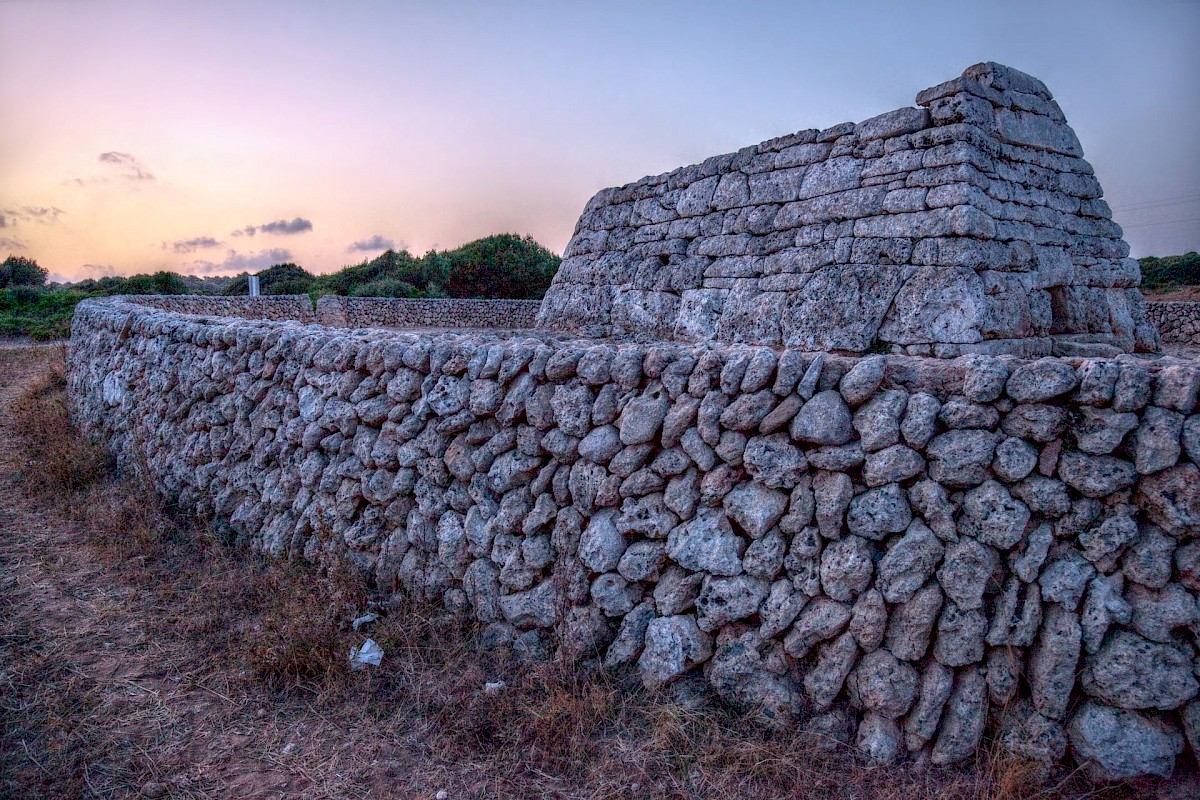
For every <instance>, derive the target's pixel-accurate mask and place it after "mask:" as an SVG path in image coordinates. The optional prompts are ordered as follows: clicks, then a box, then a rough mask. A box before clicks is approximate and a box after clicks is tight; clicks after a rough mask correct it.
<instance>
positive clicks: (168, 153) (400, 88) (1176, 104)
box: [0, 0, 1200, 280]
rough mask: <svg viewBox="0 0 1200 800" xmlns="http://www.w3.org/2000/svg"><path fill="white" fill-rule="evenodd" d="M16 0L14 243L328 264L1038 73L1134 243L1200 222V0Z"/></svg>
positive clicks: (5, 44) (68, 263) (6, 129)
mask: <svg viewBox="0 0 1200 800" xmlns="http://www.w3.org/2000/svg"><path fill="white" fill-rule="evenodd" d="M986 6H987V7H986V8H984V4H977V3H961V2H957V3H949V2H938V3H935V2H924V3H920V2H918V3H896V2H894V0H892V2H874V1H873V0H870V1H868V0H860V2H855V3H839V2H787V3H770V2H754V1H752V0H741V2H729V3H717V2H656V1H655V0H642V1H641V2H621V1H620V0H612V1H611V2H604V3H592V2H586V3H585V2H578V3H573V2H511V3H505V2H479V3H474V2H438V3H403V2H389V3H382V2H379V3H371V2H341V3H308V2H298V1H295V0H294V1H293V2H286V3H283V2H279V3H276V2H254V1H253V0H242V1H241V2H231V3H226V2H219V1H209V2H194V3H177V2H169V1H165V2H164V1H160V2H152V3H143V2H118V1H116V0H114V1H113V2H103V1H102V0H94V1H89V0H61V1H56V0H4V1H3V2H0V119H2V120H3V122H0V257H2V256H4V255H7V254H10V253H11V254H15V255H24V256H28V257H31V258H35V259H37V260H38V262H39V263H41V264H42V266H45V267H47V268H48V269H50V270H51V272H52V278H53V279H56V280H77V279H80V278H84V277H94V276H98V275H104V274H131V273H134V272H145V271H151V270H157V269H173V270H177V271H180V272H190V273H196V274H230V273H235V272H240V271H243V270H251V271H253V270H257V269H261V268H263V267H266V266H269V265H270V264H272V263H276V262H279V261H295V262H296V263H299V264H301V265H302V266H304V267H306V268H308V269H310V270H312V271H315V272H327V271H330V270H333V269H336V268H338V267H340V266H343V265H345V264H349V263H356V262H358V261H361V260H362V259H364V258H369V257H372V256H374V255H377V254H378V253H380V252H382V250H384V249H385V248H387V247H395V248H401V247H405V248H408V249H409V250H411V251H412V252H414V253H418V254H419V253H422V252H424V251H426V250H428V249H430V248H448V247H454V246H457V245H459V244H462V243H464V242H466V241H469V240H471V239H476V238H479V237H481V236H486V235H488V234H491V233H498V232H503V231H512V232H516V233H521V234H531V235H532V236H533V237H534V238H536V239H537V240H538V241H540V242H542V243H543V244H545V245H546V246H548V247H550V248H551V249H553V250H555V251H556V252H561V250H562V248H563V247H564V246H565V244H566V242H567V240H568V238H569V237H570V235H571V231H572V229H573V226H574V224H575V220H576V218H577V217H578V215H579V213H580V210H581V209H582V207H583V205H584V203H585V202H586V201H587V199H588V198H589V197H590V196H591V195H592V194H594V193H595V192H596V191H597V190H599V189H600V188H603V187H605V186H610V185H615V184H622V183H627V182H629V181H632V180H636V179H637V178H639V177H641V176H643V175H647V174H655V173H659V172H663V171H666V170H669V169H672V168H674V167H676V166H680V165H683V164H687V163H693V162H696V161H699V160H702V159H703V158H705V157H707V156H710V155H713V154H716V153H721V152H729V151H732V150H736V149H738V148H740V147H743V146H745V145H748V144H753V143H755V142H758V141H761V140H763V139H767V138H770V137H773V136H778V135H781V134H783V133H787V132H790V131H794V130H798V129H802V128H813V127H815V128H824V127H828V126H830V125H833V124H835V123H838V122H842V121H844V120H861V119H865V118H867V117H871V116H874V115H875V114H878V113H882V112H884V111H888V110H891V109H893V108H898V107H900V106H905V105H911V104H912V103H913V97H914V95H915V94H916V92H917V91H918V90H920V89H922V88H925V87H927V86H931V85H933V84H936V83H940V82H941V81H943V80H947V79H949V78H951V77H954V76H956V75H958V74H959V73H960V72H961V71H962V70H963V68H965V67H966V66H968V65H970V64H972V63H975V62H978V61H984V60H994V61H1000V62H1002V63H1006V64H1009V65H1011V66H1014V67H1017V68H1018V69H1022V70H1025V71H1026V72H1029V73H1031V74H1033V75H1036V76H1037V77H1039V78H1041V79H1042V80H1044V81H1045V82H1046V83H1047V85H1049V87H1050V89H1051V90H1052V91H1053V92H1054V93H1055V95H1056V97H1057V99H1058V100H1059V102H1060V104H1061V105H1062V107H1063V110H1064V111H1065V113H1066V114H1067V117H1068V120H1069V121H1070V122H1071V124H1072V125H1073V126H1074V128H1075V129H1076V131H1077V133H1078V134H1079V138H1080V139H1081V141H1082V142H1083V145H1084V149H1085V151H1086V157H1087V158H1088V160H1089V161H1090V162H1091V163H1092V164H1093V166H1094V167H1095V169H1096V173H1097V175H1098V177H1099V178H1100V181H1101V183H1102V184H1103V186H1104V187H1105V190H1106V196H1107V199H1108V201H1109V203H1110V205H1111V206H1112V207H1113V209H1114V216H1115V217H1116V219H1117V221H1118V222H1120V223H1121V224H1122V225H1123V226H1124V227H1125V231H1126V238H1127V240H1128V241H1129V242H1130V244H1131V245H1132V247H1133V252H1134V255H1139V256H1141V255H1172V254H1176V253H1182V252H1186V251H1189V250H1197V249H1200V145H1198V144H1197V131H1200V47H1197V42H1198V37H1197V34H1198V33H1200V3H1197V2H1190V1H1184V0H1142V2H1137V3H1134V2H1128V3H1125V2H1105V1H1104V0H1093V2H1058V1H1056V0H1042V1H1041V2H1029V3H1026V2H1006V3H989V4H986Z"/></svg>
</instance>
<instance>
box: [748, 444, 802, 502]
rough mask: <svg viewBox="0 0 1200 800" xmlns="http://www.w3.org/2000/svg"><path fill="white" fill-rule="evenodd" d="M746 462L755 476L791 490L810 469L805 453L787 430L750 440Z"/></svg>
mask: <svg viewBox="0 0 1200 800" xmlns="http://www.w3.org/2000/svg"><path fill="white" fill-rule="evenodd" d="M742 464H743V465H744V466H745V468H746V472H747V473H749V475H750V477H751V478H754V479H755V480H756V481H759V482H760V483H762V484H764V485H766V486H770V487H773V488H776V489H791V488H792V487H794V486H795V485H796V484H797V483H799V482H800V479H801V478H802V477H803V476H804V473H805V472H806V471H807V470H808V462H807V460H806V459H805V458H804V454H803V453H802V452H800V450H799V449H798V448H797V447H796V446H795V445H793V444H792V442H791V440H790V439H789V438H788V436H787V434H784V433H778V434H774V435H772V436H755V437H754V438H752V439H750V440H749V441H747V442H746V448H745V451H744V452H743V453H742Z"/></svg>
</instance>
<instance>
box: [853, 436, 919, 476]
mask: <svg viewBox="0 0 1200 800" xmlns="http://www.w3.org/2000/svg"><path fill="white" fill-rule="evenodd" d="M924 470H925V459H924V458H923V457H922V456H921V454H920V453H918V452H917V451H916V450H913V449H912V448H910V447H906V446H904V445H902V444H894V445H892V446H891V447H887V448H884V449H883V450H880V451H878V452H875V453H868V454H867V463H866V466H865V467H863V483H865V484H866V485H867V486H882V485H883V484H885V483H893V482H895V481H904V480H908V479H909V478H912V477H914V476H917V475H920V474H921V473H922V472H923V471H924Z"/></svg>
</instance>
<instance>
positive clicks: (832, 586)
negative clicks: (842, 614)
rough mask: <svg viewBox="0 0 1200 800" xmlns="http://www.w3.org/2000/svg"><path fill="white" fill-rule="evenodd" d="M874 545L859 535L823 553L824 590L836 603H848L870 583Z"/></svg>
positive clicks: (822, 586)
mask: <svg viewBox="0 0 1200 800" xmlns="http://www.w3.org/2000/svg"><path fill="white" fill-rule="evenodd" d="M873 572H874V563H873V561H872V559H871V546H870V545H869V544H867V542H866V541H865V540H863V539H862V538H860V537H858V536H847V537H846V538H844V539H840V540H838V541H836V542H832V543H830V544H829V545H828V546H826V548H825V549H824V551H823V552H822V553H821V588H823V589H824V590H825V594H827V595H828V596H829V597H831V598H833V599H834V600H840V601H849V600H853V599H854V598H855V597H857V596H858V595H859V594H860V593H862V591H863V590H864V589H866V588H867V586H868V585H869V584H870V582H871V575H872V573H873Z"/></svg>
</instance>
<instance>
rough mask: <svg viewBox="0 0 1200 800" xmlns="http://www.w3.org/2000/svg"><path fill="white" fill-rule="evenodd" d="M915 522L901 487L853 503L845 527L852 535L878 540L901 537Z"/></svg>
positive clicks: (872, 491)
mask: <svg viewBox="0 0 1200 800" xmlns="http://www.w3.org/2000/svg"><path fill="white" fill-rule="evenodd" d="M910 522H912V511H911V510H910V509H909V507H908V498H907V497H906V496H905V492H904V490H903V489H902V488H900V484H898V483H890V484H888V485H887V486H883V487H880V488H878V489H870V490H868V491H866V492H863V493H862V494H860V495H858V496H857V497H855V498H854V499H853V500H851V501H850V508H849V513H848V514H847V516H846V524H847V526H848V527H849V528H850V532H851V533H852V534H854V535H856V536H862V537H864V538H866V539H872V540H879V539H882V538H884V537H885V536H886V535H887V534H889V533H899V532H900V531H902V530H905V529H906V528H907V527H908V525H909V523H910Z"/></svg>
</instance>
